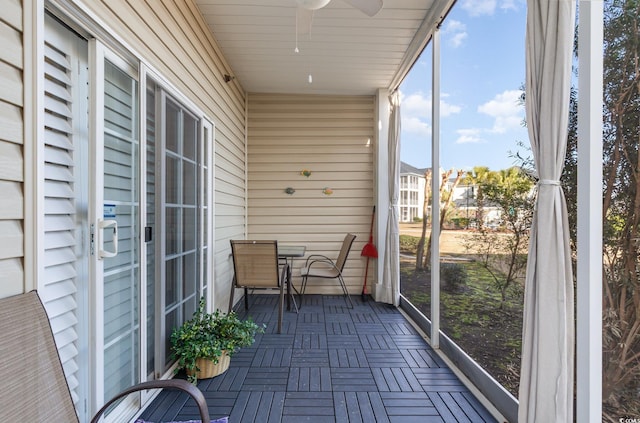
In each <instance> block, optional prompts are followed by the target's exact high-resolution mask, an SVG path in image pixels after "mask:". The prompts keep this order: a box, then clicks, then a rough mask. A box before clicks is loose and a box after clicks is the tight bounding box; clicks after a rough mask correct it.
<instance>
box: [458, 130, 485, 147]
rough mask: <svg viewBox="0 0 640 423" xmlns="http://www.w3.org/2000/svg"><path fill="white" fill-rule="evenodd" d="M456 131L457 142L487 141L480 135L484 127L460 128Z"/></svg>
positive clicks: (476, 142) (475, 142)
mask: <svg viewBox="0 0 640 423" xmlns="http://www.w3.org/2000/svg"><path fill="white" fill-rule="evenodd" d="M456 132H457V134H458V139H456V144H478V143H483V142H485V140H484V139H483V138H482V137H481V136H480V135H481V133H482V129H478V128H468V129H458V130H457V131H456Z"/></svg>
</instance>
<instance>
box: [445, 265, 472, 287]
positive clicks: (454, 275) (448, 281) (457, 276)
mask: <svg viewBox="0 0 640 423" xmlns="http://www.w3.org/2000/svg"><path fill="white" fill-rule="evenodd" d="M440 277H441V278H442V280H443V281H444V282H445V283H444V284H443V287H442V288H443V289H444V290H446V291H449V292H455V291H459V290H460V289H461V288H462V287H463V286H465V285H466V284H467V278H468V275H467V269H465V267H464V266H462V265H460V264H458V263H441V264H440Z"/></svg>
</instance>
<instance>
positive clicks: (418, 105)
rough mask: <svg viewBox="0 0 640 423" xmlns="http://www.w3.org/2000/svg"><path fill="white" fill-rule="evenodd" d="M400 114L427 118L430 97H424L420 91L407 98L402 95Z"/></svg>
mask: <svg viewBox="0 0 640 423" xmlns="http://www.w3.org/2000/svg"><path fill="white" fill-rule="evenodd" d="M403 94H404V93H403ZM401 113H402V115H403V116H404V115H406V116H414V117H418V118H425V119H426V118H429V117H430V116H431V95H424V94H423V93H422V92H421V91H416V92H414V93H411V94H409V95H407V96H404V95H403V96H402V103H401Z"/></svg>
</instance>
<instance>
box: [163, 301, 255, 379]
mask: <svg viewBox="0 0 640 423" xmlns="http://www.w3.org/2000/svg"><path fill="white" fill-rule="evenodd" d="M264 329H265V325H262V326H259V325H257V324H256V323H254V322H253V321H252V320H251V319H248V320H242V319H240V318H238V316H237V314H236V313H235V312H233V311H232V312H230V313H228V314H223V313H221V312H220V310H216V311H215V312H214V313H207V312H206V303H205V299H204V297H202V298H201V299H200V303H199V305H198V309H197V310H196V311H195V312H194V313H193V317H192V318H191V319H190V320H187V321H186V322H184V323H183V324H182V326H180V327H177V328H175V329H174V330H173V332H172V334H171V351H172V358H173V359H174V360H176V361H177V363H178V367H177V369H176V372H177V371H179V370H180V369H185V370H187V372H188V373H191V374H190V375H189V376H188V379H189V381H190V382H192V383H196V382H197V375H196V372H197V371H198V370H199V369H198V366H197V365H196V360H197V359H198V358H205V359H209V360H212V361H213V362H214V363H218V361H219V360H220V357H221V356H222V354H223V352H224V351H226V352H227V354H228V355H229V356H232V355H233V353H235V352H236V351H237V350H238V349H240V348H242V347H248V346H250V345H252V344H253V343H254V341H255V335H256V334H257V333H264Z"/></svg>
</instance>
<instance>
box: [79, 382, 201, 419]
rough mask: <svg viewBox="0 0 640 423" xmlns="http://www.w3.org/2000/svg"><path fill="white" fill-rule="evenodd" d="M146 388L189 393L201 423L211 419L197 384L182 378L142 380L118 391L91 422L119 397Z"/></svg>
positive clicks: (100, 415)
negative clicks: (196, 406)
mask: <svg viewBox="0 0 640 423" xmlns="http://www.w3.org/2000/svg"><path fill="white" fill-rule="evenodd" d="M147 389H178V390H181V391H184V392H186V393H187V394H189V395H190V396H191V398H193V399H194V400H195V402H196V404H197V405H198V410H199V411H200V419H201V420H202V423H209V422H210V421H211V418H210V417H209V409H208V408H207V402H206V400H205V399H204V395H202V392H200V389H198V387H197V386H195V385H194V384H192V383H191V382H187V381H186V380H184V379H167V380H151V381H149V382H142V383H139V384H137V385H134V386H132V387H130V388H128V389H126V390H124V391H122V392H120V393H119V394H118V395H116V396H115V397H113V398H111V399H110V400H109V401H107V403H106V404H105V405H103V406H102V408H101V409H100V410H99V411H98V412H97V413H96V415H95V416H94V417H93V419H91V423H97V422H98V421H99V420H100V417H102V414H103V413H104V412H105V410H106V409H107V408H109V406H110V405H112V404H113V403H114V402H116V401H117V400H119V399H120V398H122V397H124V396H127V395H129V394H131V393H133V392H137V391H143V390H147Z"/></svg>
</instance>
